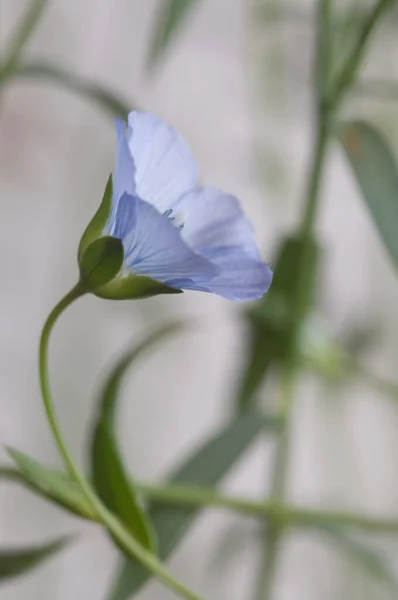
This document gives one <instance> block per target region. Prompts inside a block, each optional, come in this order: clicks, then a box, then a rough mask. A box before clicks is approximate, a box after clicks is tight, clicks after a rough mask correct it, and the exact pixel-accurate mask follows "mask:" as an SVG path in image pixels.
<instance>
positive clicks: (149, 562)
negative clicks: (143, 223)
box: [39, 284, 201, 600]
mask: <svg viewBox="0 0 398 600" xmlns="http://www.w3.org/2000/svg"><path fill="white" fill-rule="evenodd" d="M84 294H85V290H84V289H83V288H82V287H81V285H80V284H77V285H76V286H75V287H74V288H73V289H72V290H71V291H70V292H69V293H68V294H67V295H66V296H65V297H64V298H63V299H62V300H61V301H60V302H59V303H58V304H57V305H56V306H55V308H54V309H53V310H52V312H51V313H50V315H49V317H48V319H47V321H46V323H45V325H44V328H43V331H42V335H41V339H40V351H39V372H40V383H41V391H42V396H43V402H44V408H45V411H46V414H47V418H48V421H49V423H50V427H51V430H52V432H53V435H54V440H55V442H56V445H57V447H58V450H59V452H60V454H61V456H62V458H63V460H64V462H65V466H66V467H67V469H68V472H69V474H70V476H71V477H72V479H73V480H74V481H76V483H78V484H79V486H80V488H81V491H82V493H83V495H84V496H85V498H86V500H87V502H89V504H90V506H91V507H92V509H93V510H94V512H95V513H96V514H97V515H98V517H99V520H100V521H101V522H102V523H103V524H104V525H105V527H107V529H108V530H109V532H110V533H111V534H112V535H113V537H114V538H115V539H116V540H117V542H118V543H119V544H120V545H121V546H122V548H124V550H125V551H126V553H127V554H128V555H129V556H130V557H131V558H133V559H136V560H138V561H139V562H140V563H141V564H142V565H143V566H144V567H146V568H147V569H148V570H149V571H151V572H152V573H153V574H154V576H155V577H157V578H158V579H159V580H160V581H162V582H163V583H164V584H165V585H167V586H168V587H169V588H170V589H172V590H174V591H175V592H177V594H179V595H180V596H181V597H183V598H186V599H187V600H201V598H200V596H198V595H197V594H195V593H194V592H192V591H191V590H189V589H188V588H187V587H185V585H183V584H182V583H180V582H179V581H178V580H177V579H175V578H174V577H173V576H172V575H171V573H169V571H168V569H166V568H165V567H164V565H163V564H162V563H161V562H160V561H159V560H158V559H157V557H156V556H155V555H154V554H152V553H151V552H149V551H147V550H146V549H145V548H143V547H142V546H141V544H140V543H139V542H138V541H137V540H136V539H135V538H134V537H132V536H131V535H130V534H129V533H128V532H127V531H126V530H125V529H124V527H123V525H122V524H121V523H120V521H119V520H118V519H117V518H116V517H115V515H113V514H112V513H111V512H110V511H109V510H108V509H107V508H106V506H105V505H104V504H103V503H102V502H101V500H100V499H99V498H98V497H97V496H96V494H95V493H94V491H93V489H92V488H91V486H90V484H89V482H88V481H87V479H86V478H85V476H84V474H83V473H82V472H81V471H80V469H79V468H78V467H77V465H76V464H75V462H74V460H73V458H72V456H71V454H70V452H69V449H68V446H67V444H66V442H65V440H64V438H63V435H62V431H61V428H60V425H59V423H58V419H57V416H56V414H55V409H54V403H53V400H52V396H51V392H50V383H49V377H48V346H49V338H50V334H51V331H52V329H53V327H54V324H55V322H56V321H57V319H58V317H59V316H60V315H61V314H62V313H63V312H64V310H65V309H66V308H67V307H68V306H70V304H72V303H73V302H74V301H75V300H77V299H78V298H80V297H81V296H83V295H84Z"/></svg>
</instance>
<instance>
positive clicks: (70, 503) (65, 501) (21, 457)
mask: <svg viewBox="0 0 398 600" xmlns="http://www.w3.org/2000/svg"><path fill="white" fill-rule="evenodd" d="M7 450H8V453H9V455H10V456H11V458H12V459H13V460H14V462H15V463H16V465H17V467H18V469H19V472H18V474H19V477H20V478H22V480H23V482H24V483H25V484H26V485H27V486H28V488H29V489H31V490H33V491H35V492H37V493H39V494H40V495H41V496H44V497H45V498H46V499H48V500H51V501H53V502H56V503H57V504H59V505H60V506H62V508H66V509H67V510H69V511H71V512H73V513H75V514H77V515H79V516H81V517H84V518H86V519H90V520H97V517H96V515H95V513H94V512H93V509H92V508H91V506H90V504H89V503H88V502H87V500H86V498H85V496H84V495H83V494H82V493H81V491H80V488H79V486H78V485H77V484H76V483H75V482H73V481H72V480H71V479H69V477H68V476H67V475H64V474H63V473H60V472H59V471H55V470H52V469H48V468H47V467H43V466H42V465H41V464H40V463H38V462H37V461H36V460H34V459H33V458H31V457H30V456H28V455H27V454H24V453H23V452H19V451H18V450H15V449H13V448H8V449H7ZM5 475H6V476H9V475H8V474H7V472H6V473H5ZM11 476H12V477H13V478H14V479H15V478H16V477H15V476H16V474H11Z"/></svg>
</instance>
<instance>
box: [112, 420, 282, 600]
mask: <svg viewBox="0 0 398 600" xmlns="http://www.w3.org/2000/svg"><path fill="white" fill-rule="evenodd" d="M278 425H279V422H278V421H277V420H276V419H271V418H269V419H266V418H264V417H263V416H262V415H260V414H258V413H246V414H245V415H244V416H242V417H239V418H238V419H236V420H235V421H233V422H232V423H231V424H230V425H228V426H227V427H225V429H223V430H221V431H220V432H219V433H218V434H216V435H215V436H214V437H213V438H211V439H210V440H209V441H207V442H205V443H204V444H203V445H202V446H201V447H200V448H199V449H198V450H197V451H196V452H195V453H194V454H192V456H190V457H189V458H188V459H186V460H185V461H184V462H183V464H182V465H181V466H180V467H179V468H178V469H176V470H175V471H174V472H173V473H172V474H171V475H170V477H169V478H168V479H169V481H170V482H171V483H190V484H196V485H206V486H216V485H217V484H218V483H219V481H220V480H221V479H222V477H224V476H225V474H226V473H227V472H228V470H229V469H230V468H231V467H232V466H233V465H234V464H235V463H236V461H237V460H238V459H239V458H240V457H241V456H242V454H243V453H244V452H245V450H247V449H248V447H249V446H250V445H251V443H252V442H253V441H254V439H255V438H256V436H257V435H258V434H259V433H260V432H262V431H264V428H269V429H270V430H271V431H274V430H276V429H277V427H278ZM199 513H200V509H198V508H190V507H189V508H188V507H175V506H173V507H171V506H170V507H167V506H156V505H154V506H152V507H151V509H150V511H149V514H150V517H151V520H152V523H153V525H154V527H155V531H156V533H157V537H158V541H159V556H160V559H161V560H166V559H167V558H168V557H169V556H170V554H171V553H172V551H173V550H174V549H175V548H176V546H177V544H178V543H179V542H180V540H181V539H182V537H183V536H184V534H185V533H186V531H187V529H188V528H189V527H190V526H191V525H192V524H193V522H194V520H195V518H196V517H197V516H198V514H199ZM150 577H151V575H150V574H148V573H147V572H146V571H144V570H143V569H142V567H141V566H140V565H139V564H138V563H132V562H130V561H124V563H123V565H122V568H121V571H120V573H119V574H118V575H117V577H116V580H115V582H114V585H113V587H112V590H111V593H110V595H109V597H108V599H109V600H127V598H130V597H131V596H132V595H133V594H136V593H137V592H138V591H139V590H140V589H141V588H142V586H143V585H144V584H145V583H146V582H147V581H148V579H149V578H150Z"/></svg>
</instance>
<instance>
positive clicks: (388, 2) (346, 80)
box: [329, 0, 395, 107]
mask: <svg viewBox="0 0 398 600" xmlns="http://www.w3.org/2000/svg"><path fill="white" fill-rule="evenodd" d="M394 3H395V0H378V1H377V2H376V3H375V5H374V7H373V9H372V10H371V11H370V13H369V15H368V18H367V19H366V21H365V22H364V24H363V27H362V28H361V31H360V33H359V36H358V40H357V42H356V45H355V48H354V50H353V52H352V53H351V54H350V56H349V57H348V60H347V61H346V63H345V65H344V66H343V67H342V69H341V72H340V74H338V76H337V78H336V83H335V84H334V86H333V93H332V94H331V97H330V99H329V105H330V107H336V106H337V104H338V103H339V102H340V100H341V99H342V97H343V96H344V94H345V93H346V92H347V91H348V90H349V89H350V87H351V85H352V84H353V83H354V80H355V76H356V74H357V71H358V67H359V66H360V64H361V61H362V59H363V57H364V54H365V51H366V46H367V43H368V41H369V38H370V36H371V34H372V33H373V30H374V28H375V25H376V23H377V22H378V20H379V19H380V17H381V16H382V15H383V14H384V12H386V11H387V10H388V9H389V8H392V7H393V5H394Z"/></svg>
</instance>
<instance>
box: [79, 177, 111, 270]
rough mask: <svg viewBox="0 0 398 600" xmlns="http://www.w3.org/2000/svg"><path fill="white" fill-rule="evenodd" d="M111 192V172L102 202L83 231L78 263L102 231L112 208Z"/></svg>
mask: <svg viewBox="0 0 398 600" xmlns="http://www.w3.org/2000/svg"><path fill="white" fill-rule="evenodd" d="M112 194H113V182H112V174H111V175H109V179H108V182H107V184H106V187H105V191H104V195H103V197H102V202H101V204H100V207H99V209H98V210H97V212H96V213H95V215H94V216H93V218H92V219H91V221H90V223H89V224H88V226H87V229H86V231H85V232H84V233H83V236H82V239H81V240H80V244H79V250H78V253H77V256H78V260H79V264H80V261H81V258H82V256H83V254H84V252H85V250H86V249H87V248H88V247H89V245H90V244H91V243H92V242H93V241H94V240H96V239H97V238H99V237H101V235H102V232H103V231H104V227H105V225H106V222H107V220H108V218H109V215H110V212H111V208H112Z"/></svg>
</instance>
